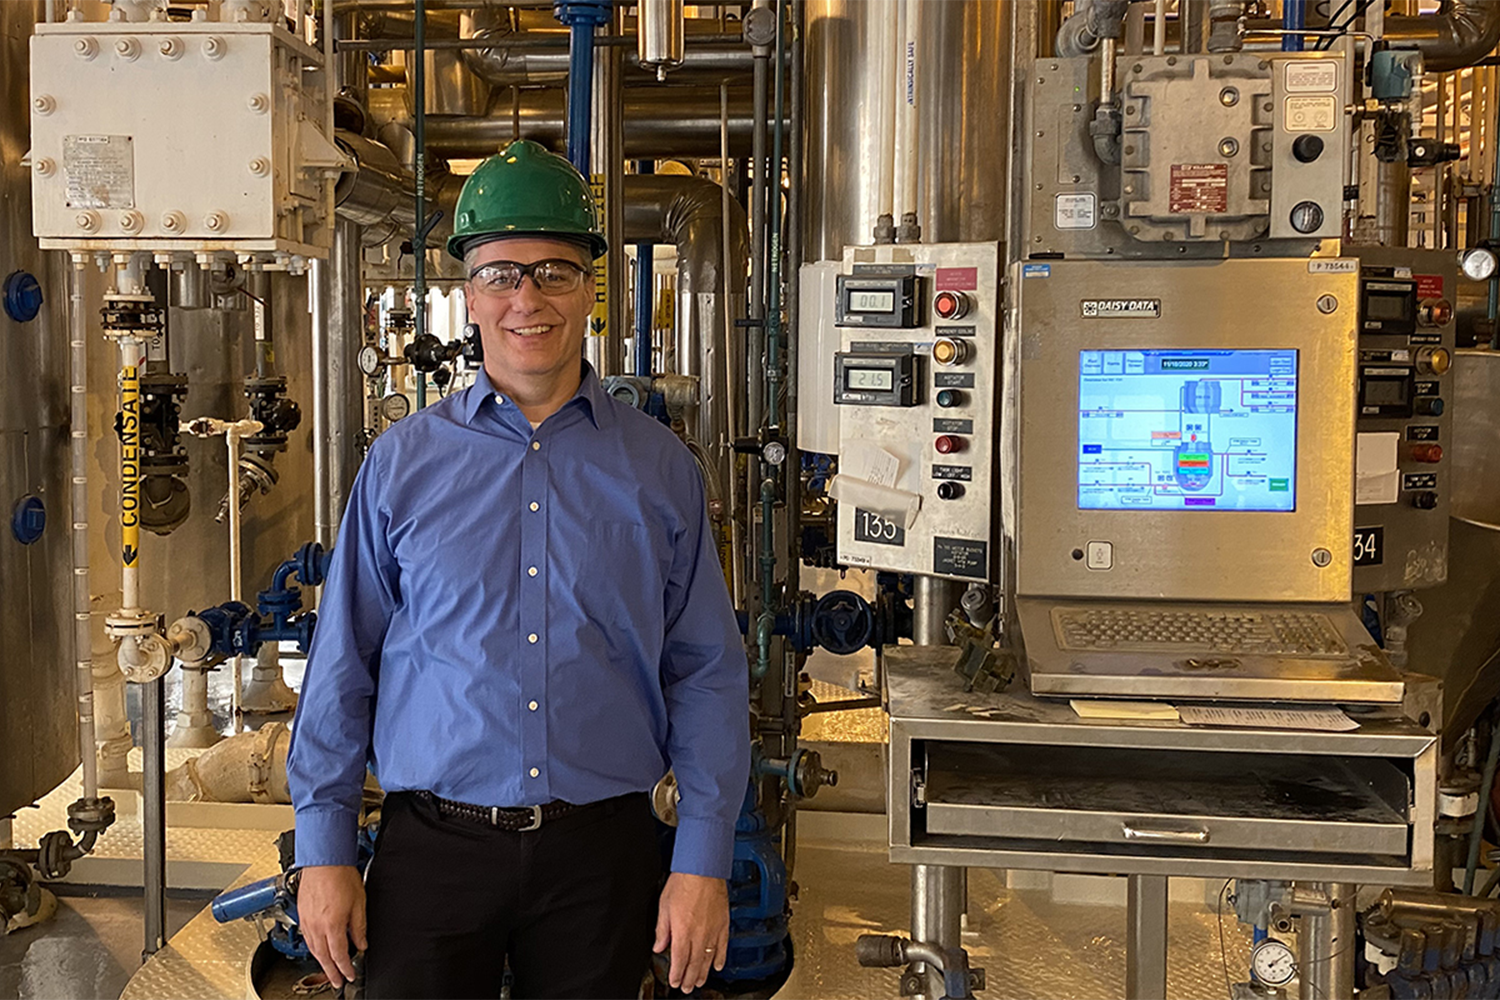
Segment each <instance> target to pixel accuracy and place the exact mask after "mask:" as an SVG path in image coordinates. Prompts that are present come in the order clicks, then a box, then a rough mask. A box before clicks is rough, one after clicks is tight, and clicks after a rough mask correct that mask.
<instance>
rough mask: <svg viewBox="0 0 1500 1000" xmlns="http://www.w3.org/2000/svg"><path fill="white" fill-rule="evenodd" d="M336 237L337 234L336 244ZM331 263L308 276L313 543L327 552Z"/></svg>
mask: <svg viewBox="0 0 1500 1000" xmlns="http://www.w3.org/2000/svg"><path fill="white" fill-rule="evenodd" d="M336 242H337V235H336V231H335V243H336ZM328 265H329V262H328V261H323V260H314V261H313V262H312V268H311V269H310V270H309V271H308V273H307V307H308V312H309V313H311V315H312V370H313V380H312V384H313V398H312V451H313V539H314V540H315V541H316V542H317V543H318V544H319V545H322V546H323V547H324V548H325V549H328V548H332V547H333V536H334V534H335V531H336V529H337V522H336V521H334V519H333V518H332V516H330V514H329V511H330V509H331V505H330V504H329V500H328V497H329V487H330V484H331V483H332V482H333V479H332V476H331V475H330V473H329V470H330V468H331V463H330V462H329V446H328V444H329V442H328V427H329V408H328V379H327V378H326V377H325V373H326V372H327V371H328V320H329V308H328V305H329V302H330V296H329V294H328V293H329V288H328V278H329V271H330V270H331V268H330V267H329V266H328Z"/></svg>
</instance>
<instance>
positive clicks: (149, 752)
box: [141, 677, 167, 961]
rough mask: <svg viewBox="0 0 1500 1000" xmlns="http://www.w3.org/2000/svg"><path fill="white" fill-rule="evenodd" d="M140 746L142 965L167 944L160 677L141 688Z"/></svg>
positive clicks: (164, 746)
mask: <svg viewBox="0 0 1500 1000" xmlns="http://www.w3.org/2000/svg"><path fill="white" fill-rule="evenodd" d="M141 744H142V746H141V771H142V775H141V832H142V839H143V841H144V847H145V852H144V860H145V868H144V871H143V885H144V886H145V893H146V899H145V907H146V946H145V948H144V949H143V950H142V952H141V961H145V960H146V959H148V958H150V957H151V956H152V955H154V954H156V953H157V952H158V951H160V950H161V949H162V948H163V947H165V946H166V943H167V781H166V774H167V771H166V767H167V701H166V696H165V693H164V691H163V682H162V680H161V678H159V677H158V678H157V679H156V680H154V681H151V682H149V683H147V684H142V685H141Z"/></svg>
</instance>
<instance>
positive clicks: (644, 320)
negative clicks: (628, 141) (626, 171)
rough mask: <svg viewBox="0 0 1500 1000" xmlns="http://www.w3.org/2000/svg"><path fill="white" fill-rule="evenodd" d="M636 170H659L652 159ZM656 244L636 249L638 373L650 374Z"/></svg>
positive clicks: (643, 375)
mask: <svg viewBox="0 0 1500 1000" xmlns="http://www.w3.org/2000/svg"><path fill="white" fill-rule="evenodd" d="M635 169H636V172H637V173H641V174H654V173H656V163H655V161H653V160H640V161H639V162H637V163H636V165H635ZM655 248H656V244H654V243H644V242H643V243H638V244H636V248H635V373H636V374H637V375H639V376H641V377H642V378H650V377H651V374H652V372H651V329H652V327H653V325H654V324H653V323H652V322H651V320H652V315H651V312H652V308H651V307H652V305H653V304H654V302H653V299H652V292H653V290H654V287H653V286H654V285H655V283H656V267H655V264H656V249H655Z"/></svg>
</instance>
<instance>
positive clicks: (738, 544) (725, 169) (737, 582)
mask: <svg viewBox="0 0 1500 1000" xmlns="http://www.w3.org/2000/svg"><path fill="white" fill-rule="evenodd" d="M719 173H720V176H719V192H720V194H719V211H720V215H719V217H720V218H721V219H722V220H723V225H722V226H720V227H719V228H720V230H721V236H722V239H721V240H720V253H722V254H723V259H722V260H721V261H720V262H719V263H720V267H719V274H721V275H723V281H724V285H723V289H724V291H722V292H721V293H720V303H721V308H720V315H722V316H723V319H724V365H723V368H724V379H725V384H724V386H723V389H724V392H723V395H722V396H721V397H720V398H721V399H723V400H724V405H725V406H726V407H727V408H728V410H729V413H728V420H727V421H726V422H725V426H726V428H727V430H728V437H729V441H723V442H721V441H712V442H705V443H706V444H709V445H711V446H712V448H713V450H716V451H718V452H719V453H720V454H722V455H723V456H724V459H723V460H724V464H725V465H726V466H727V468H726V469H725V476H724V478H725V481H726V482H727V483H728V486H729V510H728V514H729V585H730V586H729V589H730V595H731V596H732V597H733V598H734V606H735V607H737V608H743V607H744V606H745V581H746V578H747V576H748V570H747V569H746V565H745V531H744V528H743V525H744V524H745V523H746V522H745V521H744V519H743V517H742V512H743V502H744V494H743V493H742V492H740V475H739V468H740V461H739V456H738V455H736V454H735V453H734V451H733V450H731V449H730V447H729V443H730V442H732V441H734V440H735V439H736V438H738V437H739V436H740V434H741V433H742V424H741V423H740V417H741V413H740V405H739V393H738V392H736V391H735V388H736V387H735V386H734V385H732V384H731V380H730V378H729V373H730V371H731V370H732V369H733V368H734V365H733V364H732V363H731V362H730V359H731V358H732V357H734V354H732V353H731V352H733V351H734V349H735V347H736V344H735V336H734V320H735V311H734V310H733V309H732V308H731V307H730V301H729V296H728V294H727V290H728V287H729V285H728V281H729V268H730V262H731V261H733V260H734V254H733V252H732V250H731V249H730V235H729V219H730V214H729V85H728V84H720V85H719Z"/></svg>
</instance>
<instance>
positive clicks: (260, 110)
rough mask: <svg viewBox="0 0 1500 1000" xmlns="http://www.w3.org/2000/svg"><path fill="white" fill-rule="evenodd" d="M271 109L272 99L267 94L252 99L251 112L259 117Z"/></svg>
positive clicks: (256, 95) (257, 95)
mask: <svg viewBox="0 0 1500 1000" xmlns="http://www.w3.org/2000/svg"><path fill="white" fill-rule="evenodd" d="M270 107H271V99H270V98H269V97H267V96H266V95H265V94H255V95H254V96H252V97H251V98H250V110H251V111H254V112H255V113H256V114H258V115H263V114H265V113H266V111H267V110H268V109H269V108H270Z"/></svg>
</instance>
